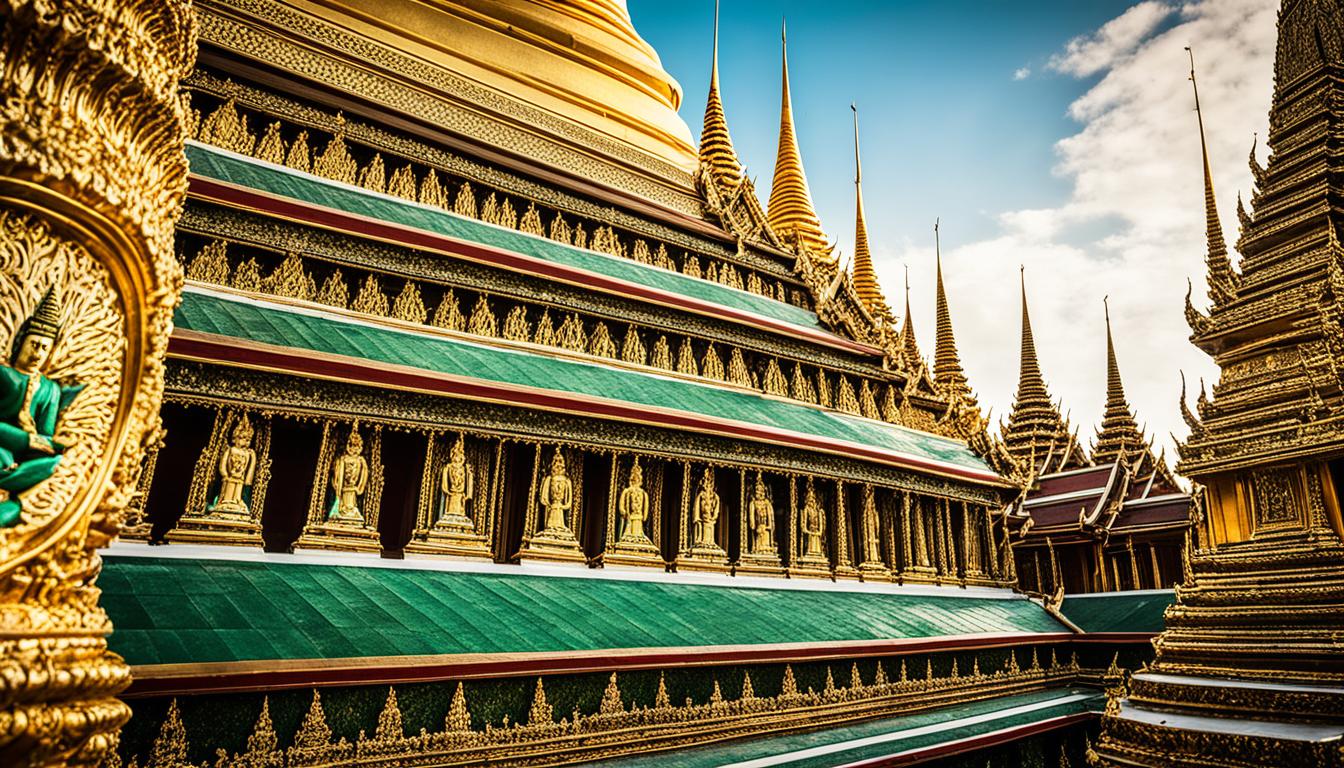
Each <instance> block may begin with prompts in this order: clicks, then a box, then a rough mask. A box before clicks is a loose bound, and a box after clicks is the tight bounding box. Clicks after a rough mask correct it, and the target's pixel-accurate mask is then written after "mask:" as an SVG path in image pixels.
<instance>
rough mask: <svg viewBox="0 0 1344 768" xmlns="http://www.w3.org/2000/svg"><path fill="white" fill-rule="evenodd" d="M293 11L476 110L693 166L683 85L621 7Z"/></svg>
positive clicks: (429, 2) (330, 1) (548, 4)
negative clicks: (529, 114) (469, 90)
mask: <svg viewBox="0 0 1344 768" xmlns="http://www.w3.org/2000/svg"><path fill="white" fill-rule="evenodd" d="M294 5H295V7H297V8H300V9H303V10H306V11H308V12H310V13H312V14H313V15H315V16H318V17H320V18H322V19H323V20H325V21H326V22H328V23H332V22H335V23H336V24H338V25H339V26H342V27H345V28H346V29H348V30H350V31H352V32H355V33H357V34H359V35H361V36H364V37H367V38H370V39H372V40H375V41H378V42H380V43H383V44H385V45H387V46H389V47H391V48H393V49H396V50H397V51H400V52H402V53H410V54H413V55H415V56H417V57H419V58H421V59H423V60H424V61H426V62H428V63H430V64H433V65H436V66H438V67H442V68H443V69H446V70H448V71H449V72H451V73H453V74H455V75H459V76H461V77H464V78H467V79H468V80H470V81H472V82H474V83H477V84H479V85H481V86H484V87H485V88H486V89H488V91H490V92H491V93H485V94H482V96H483V98H481V99H473V100H474V101H477V106H478V107H483V108H486V109H490V110H491V111H494V112H498V111H504V112H508V111H511V110H510V109H508V107H507V106H502V102H501V101H500V100H499V96H500V95H503V96H504V97H505V98H506V99H507V100H508V102H511V104H510V105H509V106H512V105H526V106H527V107H530V108H539V109H542V110H545V111H546V112H550V113H552V114H553V115H555V116H559V117H560V118H562V119H563V120H564V121H566V122H569V123H576V124H578V125H579V126H581V127H583V128H587V129H590V130H591V131H594V132H596V133H598V134H600V135H602V136H605V137H609V138H611V139H615V140H616V141H618V142H620V143H621V144H625V145H628V146H630V147H633V148H635V149H637V150H638V151H639V152H640V153H643V154H647V155H649V156H651V157H653V158H656V159H658V160H662V161H664V162H666V163H668V164H670V165H672V166H674V167H676V168H679V169H681V170H684V171H686V172H688V173H690V172H693V171H694V170H695V168H696V166H697V164H698V160H697V158H696V152H695V147H694V145H693V142H692V138H691V132H690V129H689V128H687V126H686V123H685V121H683V120H682V119H681V117H680V116H679V115H678V114H677V108H678V107H679V106H680V104H681V97H682V92H681V86H680V85H679V84H678V83H677V81H676V80H675V79H673V77H672V76H671V75H669V74H668V73H667V72H666V71H664V70H663V66H662V63H661V62H660V61H659V59H658V54H657V52H656V51H654V49H653V47H652V46H650V45H649V44H648V43H646V42H645V41H644V40H643V39H642V38H641V37H640V36H639V33H638V32H636V31H635V28H634V25H633V24H632V23H631V21H630V13H629V11H628V10H627V9H626V6H625V2H624V0H569V1H567V2H557V1H556V0H543V1H542V2H533V1H532V0H494V1H493V2H471V3H465V2H447V1H445V0H383V2H378V3H364V2H356V1H355V0H318V1H317V2H304V1H303V0H299V1H298V2H295V3H294ZM422 85H429V84H428V83H422ZM501 107H502V108H501ZM521 122H522V123H523V124H525V125H527V127H528V128H529V129H530V130H534V131H539V132H544V133H550V134H562V135H563V134H568V133H570V132H569V131H566V130H564V128H557V127H556V126H554V125H548V124H546V123H545V122H537V121H532V120H528V119H527V118H526V117H525V116H523V117H522V120H521ZM566 138H572V134H571V135H570V136H567V137H566ZM591 148H592V147H591V145H590V149H591ZM627 161H628V160H627Z"/></svg>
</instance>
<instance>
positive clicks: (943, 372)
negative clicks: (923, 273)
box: [933, 222, 975, 405]
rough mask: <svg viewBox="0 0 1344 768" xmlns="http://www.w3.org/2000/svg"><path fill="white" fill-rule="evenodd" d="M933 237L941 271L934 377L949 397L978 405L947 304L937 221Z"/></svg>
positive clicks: (940, 388) (938, 290)
mask: <svg viewBox="0 0 1344 768" xmlns="http://www.w3.org/2000/svg"><path fill="white" fill-rule="evenodd" d="M933 238H934V253H935V258H936V259H937V261H936V264H937V274H938V287H937V313H938V314H937V323H938V325H937V336H936V339H935V346H934V352H933V380H934V382H935V383H937V385H938V389H939V391H940V392H942V393H943V395H944V396H945V397H947V398H948V400H949V401H952V400H960V401H962V402H963V403H967V404H969V405H975V396H974V395H973V394H971V385H970V384H969V383H967V381H966V372H965V371H963V370H962V368H961V357H960V356H959V355H958V354H957V340H956V338H955V337H954V336H953V334H952V313H951V312H950V311H949V310H948V306H947V289H945V288H944V287H943V252H942V245H941V243H939V241H938V224H937V223H936V222H935V223H934V225H933Z"/></svg>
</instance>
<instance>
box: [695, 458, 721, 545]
mask: <svg viewBox="0 0 1344 768" xmlns="http://www.w3.org/2000/svg"><path fill="white" fill-rule="evenodd" d="M719 506H720V502H719V494H718V493H717V492H715V490H714V470H712V469H710V468H708V467H706V468H705V475H704V478H703V479H701V481H700V492H699V493H698V494H696V496H695V516H694V518H693V519H694V521H695V538H694V542H695V546H697V547H709V548H711V549H718V548H719V544H718V541H717V540H716V534H717V527H718V522H719Z"/></svg>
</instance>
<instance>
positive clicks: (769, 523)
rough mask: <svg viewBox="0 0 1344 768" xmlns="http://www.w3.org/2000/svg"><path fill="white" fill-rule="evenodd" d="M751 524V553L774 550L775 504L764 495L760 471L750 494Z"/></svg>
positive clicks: (764, 552) (763, 484) (766, 552)
mask: <svg viewBox="0 0 1344 768" xmlns="http://www.w3.org/2000/svg"><path fill="white" fill-rule="evenodd" d="M748 513H749V520H748V522H749V523H750V524H751V552H752V554H768V553H773V552H774V551H775V505H774V504H773V503H771V501H770V499H769V498H767V497H766V495H765V483H764V482H763V481H762V480H761V473H759V472H757V473H756V489H755V491H754V492H753V494H752V499H751V507H750V508H749V510H748Z"/></svg>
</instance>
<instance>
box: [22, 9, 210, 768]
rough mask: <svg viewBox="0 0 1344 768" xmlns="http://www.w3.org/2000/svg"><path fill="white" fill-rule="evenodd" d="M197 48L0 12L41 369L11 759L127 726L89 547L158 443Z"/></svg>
mask: <svg viewBox="0 0 1344 768" xmlns="http://www.w3.org/2000/svg"><path fill="white" fill-rule="evenodd" d="M194 55H195V40H194V27H193V23H192V17H191V14H190V9H189V7H188V6H187V5H186V4H185V3H182V2H171V1H170V2H128V3H123V4H120V5H119V6H117V7H116V8H112V7H110V6H107V5H105V4H100V3H91V2H82V1H81V0H57V1H56V2H42V3H33V2H27V1H25V0H17V2H11V3H7V4H5V5H4V6H3V8H0V62H4V64H5V66H4V67H3V68H0V69H2V70H3V71H0V94H2V97H0V102H3V103H4V104H5V109H4V110H3V117H0V122H2V123H3V125H2V126H0V135H3V136H4V137H5V140H4V141H3V142H0V168H2V169H3V170H0V256H2V257H3V258H0V261H2V262H3V264H4V269H3V274H0V295H2V296H3V297H4V299H3V301H0V341H3V343H4V344H5V345H6V346H5V348H7V349H10V350H11V352H12V356H11V357H9V358H7V360H6V361H5V362H7V363H8V364H9V365H10V366H12V369H11V370H15V371H19V372H21V373H22V372H24V369H31V372H29V373H26V374H25V375H23V376H21V377H20V378H21V379H22V380H23V386H22V387H20V388H19V389H18V390H17V392H15V391H11V394H12V395H17V398H16V400H17V405H16V407H15V409H14V413H13V414H11V415H10V417H7V418H6V419H5V421H6V423H10V424H11V426H14V427H15V428H16V429H17V434H15V435H12V437H23V438H24V441H25V442H27V443H28V448H27V449H23V447H22V446H19V448H20V449H19V450H18V451H17V452H16V453H15V456H14V460H13V461H14V462H16V463H17V464H18V467H9V468H7V469H6V470H5V474H6V478H7V479H5V480H3V481H0V484H4V485H5V486H6V490H7V491H9V492H11V493H10V498H9V499H8V504H7V505H6V507H5V508H6V509H12V508H13V507H18V510H17V511H18V515H17V517H16V519H13V520H8V521H7V522H8V523H9V524H10V526H9V527H7V528H3V529H0V615H2V616H3V617H4V618H3V619H2V620H0V629H3V632H0V636H3V639H0V668H3V669H5V670H6V673H5V677H6V683H5V695H4V696H3V697H0V763H5V764H14V765H20V764H22V765H92V764H96V763H98V762H99V761H100V760H101V759H102V758H103V756H104V755H105V754H107V752H108V751H109V749H110V748H113V747H115V745H116V740H117V736H116V732H117V729H118V728H119V727H120V726H121V724H122V723H124V722H125V720H126V718H127V717H128V716H129V710H128V709H127V707H126V706H125V705H124V704H121V703H120V702H118V701H117V700H116V699H115V698H113V696H114V695H115V694H116V693H117V692H118V691H120V690H121V689H122V688H124V687H125V685H126V684H127V682H128V681H129V672H128V670H127V668H126V665H125V664H124V663H123V662H122V660H121V659H120V658H119V657H117V656H115V655H112V654H109V653H108V652H107V650H106V643H105V641H104V637H105V636H106V635H107V634H108V632H109V631H110V630H111V627H110V625H109V623H108V620H107V616H106V614H104V612H103V610H102V608H100V607H99V606H98V590H97V587H96V586H95V583H96V579H97V576H98V571H99V567H100V561H99V560H98V557H97V555H96V554H95V550H96V549H98V548H100V547H103V546H106V544H107V543H108V542H109V541H111V540H112V539H113V538H115V537H116V536H117V533H118V526H119V524H120V522H121V514H122V509H123V508H124V507H125V505H126V503H127V501H128V500H129V499H130V498H131V495H132V494H133V493H134V492H135V490H136V481H137V478H138V476H139V473H140V471H141V459H142V456H143V453H144V449H145V448H146V447H147V446H148V445H151V444H152V442H153V441H154V440H156V439H157V437H158V433H159V432H158V416H157V413H158V406H159V401H160V398H161V394H162V388H163V368H162V362H161V361H162V359H163V354H164V350H165V348H166V345H167V340H168V333H169V329H170V327H171V318H172V308H173V305H174V304H175V302H176V298H177V295H176V292H177V286H178V284H179V282H180V280H181V274H182V273H181V267H180V266H179V264H178V261H177V259H176V257H175V256H174V253H173V247H172V237H173V233H172V227H173V220H174V218H175V216H176V213H177V211H178V209H179V206H180V203H181V199H182V195H183V192H184V191H185V186H186V183H185V182H186V161H185V157H184V155H183V152H182V141H183V138H184V136H185V131H186V129H187V126H188V123H189V120H190V111H189V108H188V105H187V104H186V102H185V100H184V99H181V98H179V96H178V93H177V82H178V79H179V78H180V76H181V75H182V74H183V73H184V72H185V71H187V70H189V69H190V68H191V66H192V60H193V58H194ZM48 289H54V290H53V294H52V296H53V299H52V301H51V302H50V303H49V304H48V309H54V308H56V305H55V297H56V296H59V297H60V298H61V302H60V303H61V304H63V306H62V307H60V309H61V311H60V313H59V325H60V329H59V333H56V334H53V335H54V336H55V338H54V339H47V340H46V341H47V342H51V343H46V342H41V343H39V342H38V341H35V339H39V338H41V334H42V333H45V330H44V329H43V324H44V323H45V322H46V321H47V318H46V317H45V316H44V314H45V313H44V312H38V313H37V316H35V317H33V319H32V320H31V321H30V322H29V324H28V325H27V327H22V326H20V321H21V320H23V319H24V318H26V317H29V316H30V314H31V313H33V312H34V308H35V307H40V303H41V297H42V296H43V295H44V294H45V293H46V292H47V291H48ZM38 346H40V347H42V350H41V351H42V355H37V354H36V352H38V351H39V350H38V349H37V348H36V347H38ZM38 357H46V360H45V361H43V364H41V365H36V364H35V362H36V358H38ZM14 384H15V382H14V381H13V380H11V382H10V384H9V386H10V387H11V389H12V388H13V386H14ZM66 387H78V391H77V392H76V391H73V390H66V389H65V388H66ZM53 392H56V393H58V397H57V398H56V399H55V400H51V399H50V396H51V395H52V393H53ZM39 405H40V406H42V408H41V412H40V413H39V412H36V411H35V410H34V408H36V407H37V406H39ZM23 413H27V414H29V415H30V416H31V417H32V421H31V423H29V421H28V419H27V418H25V417H22V415H21V414H23ZM11 419H12V421H11ZM48 427H50V429H48ZM48 435H49V436H48ZM41 455H45V456H46V458H47V461H46V462H45V463H47V464H51V465H53V466H51V467H50V470H51V471H50V472H49V473H48V474H49V476H46V477H45V479H43V478H42V477H40V476H41V475H43V474H44V473H43V472H35V471H34V470H36V469H40V468H42V464H34V463H33V462H34V461H36V460H37V457H38V456H41ZM57 456H59V459H57ZM6 463H11V462H8V461H7V462H6ZM34 480H35V482H31V483H30V482H29V481H34Z"/></svg>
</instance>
